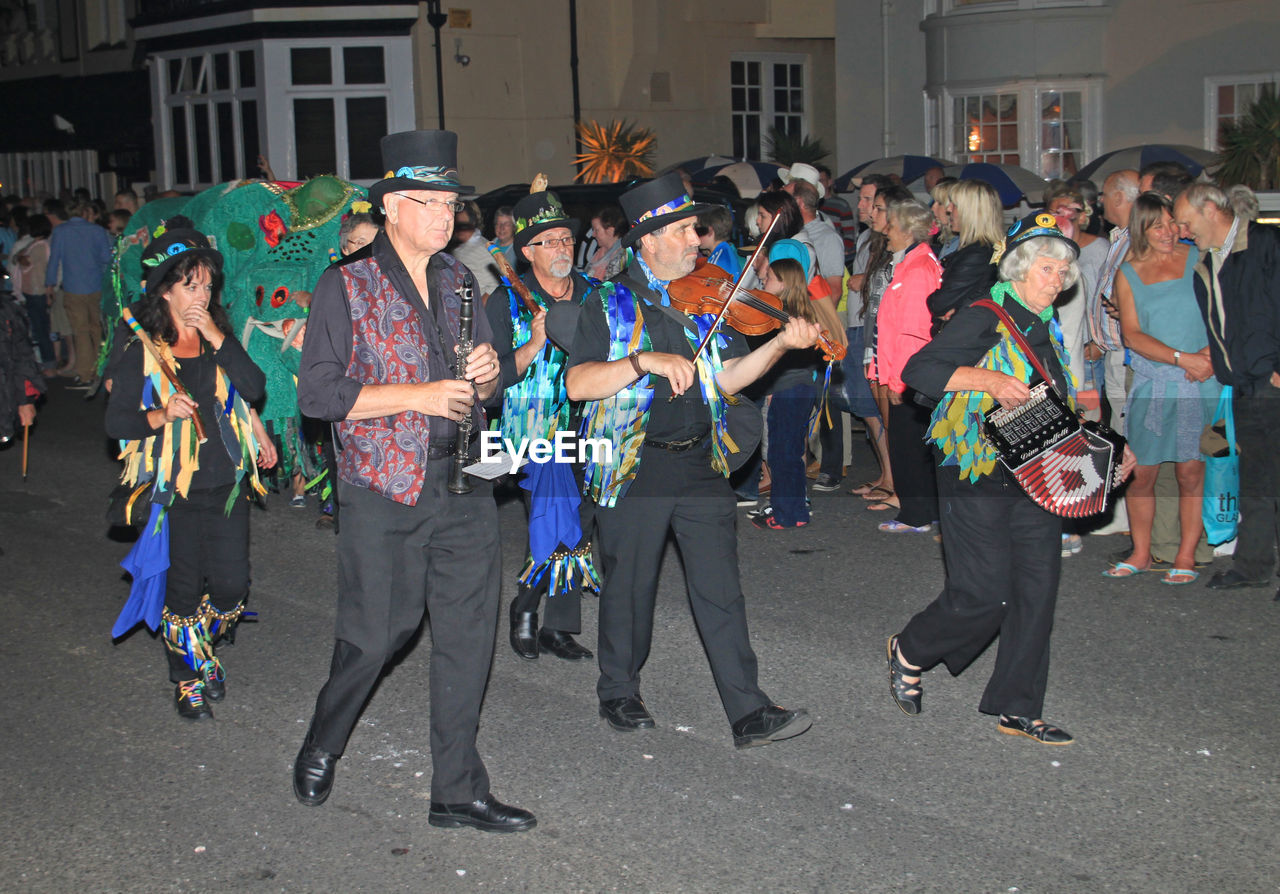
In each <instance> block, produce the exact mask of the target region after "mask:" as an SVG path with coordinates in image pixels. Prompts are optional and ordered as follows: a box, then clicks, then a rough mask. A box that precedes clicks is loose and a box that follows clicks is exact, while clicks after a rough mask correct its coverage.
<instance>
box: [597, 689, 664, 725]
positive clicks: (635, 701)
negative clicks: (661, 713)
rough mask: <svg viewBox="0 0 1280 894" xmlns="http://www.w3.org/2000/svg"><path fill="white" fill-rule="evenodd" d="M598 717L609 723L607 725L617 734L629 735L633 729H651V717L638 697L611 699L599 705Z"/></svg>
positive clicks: (629, 696)
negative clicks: (617, 732)
mask: <svg viewBox="0 0 1280 894" xmlns="http://www.w3.org/2000/svg"><path fill="white" fill-rule="evenodd" d="M600 716H601V717H603V718H604V719H605V720H607V721H609V725H610V726H611V727H613V728H614V729H616V730H618V731H619V732H623V733H629V732H631V731H632V730H635V729H653V726H654V723H653V715H652V714H650V713H649V709H648V708H646V707H645V706H644V700H643V699H641V698H640V696H638V695H628V696H627V697H626V698H611V699H608V700H607V701H603V702H601V703H600Z"/></svg>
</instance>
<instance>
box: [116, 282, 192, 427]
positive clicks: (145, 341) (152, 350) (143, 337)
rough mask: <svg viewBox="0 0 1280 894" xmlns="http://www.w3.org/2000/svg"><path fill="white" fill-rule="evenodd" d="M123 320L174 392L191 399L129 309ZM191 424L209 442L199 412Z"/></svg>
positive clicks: (122, 316)
mask: <svg viewBox="0 0 1280 894" xmlns="http://www.w3.org/2000/svg"><path fill="white" fill-rule="evenodd" d="M121 319H123V320H124V321H125V322H126V323H128V324H129V328H130V329H132V330H133V334H134V335H136V336H138V340H139V341H140V342H142V346H143V347H144V348H146V349H147V353H149V354H150V355H151V356H152V357H153V358H154V359H155V361H156V363H157V364H159V365H160V372H162V373H163V374H164V377H165V378H166V379H168V380H169V384H170V385H172V386H173V388H174V390H175V391H177V392H178V393H179V394H182V395H185V396H186V397H191V392H190V391H188V390H187V388H186V386H185V385H183V384H182V383H181V382H180V381H178V377H177V375H176V374H175V373H174V371H173V369H172V368H171V367H170V366H169V364H168V363H165V360H164V358H163V357H161V356H160V352H159V351H158V350H157V349H156V346H155V343H154V342H152V341H151V338H150V337H149V336H148V335H147V333H146V332H144V331H143V329H142V326H140V325H139V324H138V321H137V320H135V319H134V317H133V314H132V313H130V311H129V308H127V307H126V308H125V309H124V311H123V312H122V314H121ZM191 399H192V400H193V401H194V400H195V398H194V397H191ZM191 423H192V424H193V425H194V426H195V427H196V437H197V438H198V439H199V441H200V443H201V444H203V443H204V442H205V441H207V440H209V439H208V438H207V437H205V433H204V423H203V422H201V421H200V413H199V411H198V410H197V411H196V412H194V413H192V414H191Z"/></svg>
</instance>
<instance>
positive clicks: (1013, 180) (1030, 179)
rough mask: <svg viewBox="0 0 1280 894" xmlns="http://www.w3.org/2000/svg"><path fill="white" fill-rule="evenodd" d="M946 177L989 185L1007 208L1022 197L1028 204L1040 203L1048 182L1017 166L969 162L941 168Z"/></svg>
mask: <svg viewBox="0 0 1280 894" xmlns="http://www.w3.org/2000/svg"><path fill="white" fill-rule="evenodd" d="M943 170H944V171H945V172H946V173H947V176H948V177H955V178H956V179H957V180H982V181H983V182H985V183H990V184H991V185H992V186H994V187H995V188H996V192H998V193H1000V201H1001V202H1002V203H1003V204H1004V206H1005V207H1006V208H1007V207H1009V206H1010V205H1016V204H1018V201H1019V200H1020V199H1021V198H1022V197H1023V196H1026V197H1027V201H1028V202H1030V203H1033V204H1034V203H1037V202H1039V201H1040V196H1041V193H1043V192H1044V188H1045V187H1046V186H1048V185H1049V182H1048V181H1047V180H1045V179H1044V178H1043V177H1041V176H1040V175H1039V174H1037V173H1036V172H1035V171H1028V170H1027V169H1026V168H1020V167H1018V166H1017V165H998V164H993V163H990V162H985V161H979V162H970V163H969V164H967V165H948V166H947V167H945V168H943Z"/></svg>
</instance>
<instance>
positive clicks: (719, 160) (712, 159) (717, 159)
mask: <svg viewBox="0 0 1280 894" xmlns="http://www.w3.org/2000/svg"><path fill="white" fill-rule="evenodd" d="M735 161H737V159H736V158H728V157H727V156H724V155H699V156H698V157H697V158H690V159H687V160H685V161H678V162H676V163H675V164H673V165H667V166H666V167H665V168H663V169H662V173H664V174H669V173H671V172H672V171H674V170H676V169H677V168H679V169H682V170H683V171H684V172H685V173H686V174H690V175H692V174H696V173H697V172H698V171H701V170H702V169H703V168H718V167H720V166H721V165H731V164H733V163H734V162H735Z"/></svg>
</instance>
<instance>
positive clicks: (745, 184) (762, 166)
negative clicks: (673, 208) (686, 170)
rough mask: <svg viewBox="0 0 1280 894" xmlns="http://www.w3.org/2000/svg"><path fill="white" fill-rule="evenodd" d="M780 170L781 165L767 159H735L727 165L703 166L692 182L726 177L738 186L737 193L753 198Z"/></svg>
mask: <svg viewBox="0 0 1280 894" xmlns="http://www.w3.org/2000/svg"><path fill="white" fill-rule="evenodd" d="M781 170H782V165H775V164H773V163H772V162H767V161H735V162H734V163H733V164H729V165H718V166H716V167H713V168H703V169H702V170H701V171H699V172H698V173H696V174H694V175H693V182H694V183H711V182H712V181H714V180H715V179H716V178H717V177H728V178H729V179H730V180H731V181H733V185H734V186H736V187H737V188H738V195H739V196H741V197H742V198H744V199H754V198H755V197H756V196H758V195H760V191H761V190H762V189H764V188H765V187H766V186H768V185H769V183H771V182H772V181H773V180H774V179H775V178H776V177H777V176H778V172H779V171H781Z"/></svg>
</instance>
